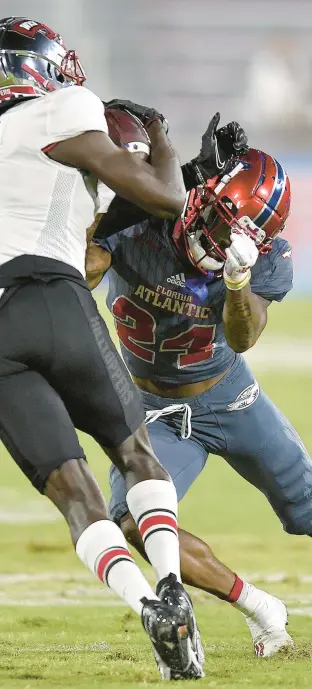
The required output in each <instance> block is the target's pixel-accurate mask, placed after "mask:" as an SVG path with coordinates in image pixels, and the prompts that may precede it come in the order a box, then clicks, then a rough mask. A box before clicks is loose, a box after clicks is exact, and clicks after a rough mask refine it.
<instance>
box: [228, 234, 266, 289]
mask: <svg viewBox="0 0 312 689" xmlns="http://www.w3.org/2000/svg"><path fill="white" fill-rule="evenodd" d="M231 242H232V243H231V246H230V247H229V248H228V249H225V253H226V262H225V266H224V271H223V278H224V282H225V284H226V286H227V287H228V289H231V290H239V289H242V288H243V287H245V285H247V284H248V282H249V280H250V268H251V267H252V266H254V265H255V263H256V261H257V258H258V255H259V251H258V249H257V247H256V244H255V242H254V240H253V239H251V237H249V236H248V235H247V234H245V232H244V230H242V229H240V228H235V229H233V230H232V232H231Z"/></svg>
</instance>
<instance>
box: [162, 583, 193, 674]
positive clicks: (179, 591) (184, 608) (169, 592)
mask: <svg viewBox="0 0 312 689" xmlns="http://www.w3.org/2000/svg"><path fill="white" fill-rule="evenodd" d="M156 593H157V596H159V598H160V600H162V601H164V602H165V603H167V605H169V606H174V607H176V608H178V609H179V610H181V612H183V613H184V615H186V619H187V628H188V633H189V638H190V641H191V646H192V651H193V653H194V656H195V658H196V662H197V665H198V669H199V670H200V671H201V674H200V675H198V676H199V677H205V674H204V671H203V664H204V660H205V654H204V649H203V646H202V642H201V638H200V633H199V629H198V627H197V623H196V619H195V614H194V609H193V604H192V601H191V599H190V597H189V595H188V593H187V592H186V591H185V589H184V588H183V586H182V584H180V583H179V582H178V580H177V577H176V575H175V574H169V576H168V577H166V578H165V579H162V580H161V581H160V582H159V583H158V586H157V590H156Z"/></svg>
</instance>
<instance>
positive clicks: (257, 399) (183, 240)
mask: <svg viewBox="0 0 312 689" xmlns="http://www.w3.org/2000/svg"><path fill="white" fill-rule="evenodd" d="M208 129H209V127H208ZM207 131H208V130H207ZM215 134H216V132H215ZM206 141H207V139H206ZM216 142H217V137H215V143H216ZM215 148H216V146H215ZM215 148H214V149H213V146H210V148H209V146H207V147H206V153H207V155H208V154H209V155H210V161H211V156H212V155H213V150H215ZM197 162H198V159H197V160H196V159H194V161H191V163H189V164H187V165H186V166H184V168H182V169H183V174H184V180H185V184H186V188H187V189H188V191H189V193H188V194H187V197H186V203H185V207H184V210H183V212H182V214H181V216H180V217H179V218H177V219H176V220H174V221H171V220H170V221H169V220H159V219H157V218H153V217H151V216H145V218H143V215H142V214H141V212H140V211H137V210H135V209H134V208H133V207H131V206H130V205H128V204H126V202H123V201H120V200H119V199H114V201H113V202H112V204H111V206H110V208H109V209H108V212H107V214H106V215H105V216H103V218H102V221H101V223H100V225H99V227H98V230H97V232H96V241H97V242H98V244H99V246H94V255H93V257H92V261H91V264H92V265H91V267H92V270H93V274H92V275H91V278H92V282H93V286H94V285H95V284H97V283H98V282H99V280H100V279H101V275H102V274H103V272H104V271H109V272H108V277H109V290H108V296H107V304H108V307H109V308H110V310H111V312H112V314H113V316H114V318H115V323H116V328H117V333H118V336H119V339H120V344H121V349H122V354H123V357H124V359H125V361H126V363H127V366H128V368H129V370H130V372H131V374H132V376H133V379H134V380H135V382H136V384H137V385H138V387H139V389H140V390H141V394H142V398H143V402H144V407H145V411H146V419H147V423H148V424H149V425H148V429H149V436H150V439H151V442H152V445H153V447H154V449H155V452H156V453H157V455H158V457H159V458H160V461H161V462H162V464H163V465H164V466H165V467H166V468H167V470H168V472H169V473H170V474H171V477H172V479H173V481H174V483H175V485H176V488H177V493H178V497H179V499H181V498H182V497H183V496H184V495H185V493H186V492H187V490H188V488H189V487H190V486H191V484H192V483H193V482H194V480H195V479H196V478H197V476H198V475H199V474H200V472H201V471H202V469H203V467H204V466H205V464H206V460H207V455H209V453H210V452H213V453H214V454H219V455H220V456H222V457H223V458H224V459H225V460H226V461H227V462H228V463H229V464H230V465H231V466H232V467H233V468H234V469H235V470H236V471H237V472H238V473H239V474H240V475H241V476H243V477H244V478H245V479H246V480H247V481H249V482H250V483H252V484H253V485H254V486H256V487H257V488H258V489H259V490H261V491H262V492H263V493H264V494H265V496H266V497H267V499H268V500H269V502H270V504H271V505H272V507H273V509H274V511H275V512H276V514H277V515H278V517H279V519H280V521H281V523H282V524H283V527H284V529H285V530H286V531H288V532H289V533H294V534H309V535H310V534H312V507H311V505H312V463H311V461H310V458H309V455H308V453H307V450H306V449H305V447H304V446H303V443H302V442H301V440H300V439H299V438H298V436H297V434H296V432H295V430H294V429H293V427H292V426H291V424H290V423H289V421H288V420H287V419H285V417H284V416H283V415H282V414H281V413H280V411H279V410H278V409H277V408H276V406H275V405H274V404H273V403H272V401H271V400H270V399H269V398H268V397H267V396H266V395H265V394H264V392H263V391H262V389H261V388H260V386H259V384H258V382H257V381H256V380H255V378H254V376H253V374H252V372H251V371H250V369H249V368H248V366H247V364H246V361H245V359H244V358H243V357H242V356H241V352H244V351H246V350H248V349H249V348H250V347H252V346H253V345H254V344H255V343H256V341H257V340H258V338H259V336H260V334H261V332H262V331H263V329H264V327H265V325H266V321H267V310H268V308H269V305H270V304H271V303H272V302H274V301H277V302H279V301H281V300H282V299H283V298H284V297H285V295H286V294H287V292H288V291H289V290H290V289H291V287H292V261H291V248H290V246H289V244H288V242H287V240H286V239H284V238H282V237H281V236H280V233H281V232H282V231H283V230H284V228H285V224H286V221H287V218H288V215H289V212H290V182H289V178H288V176H287V174H286V172H285V170H284V169H283V167H282V166H281V165H280V163H279V162H278V161H276V160H275V159H274V158H272V156H270V155H268V154H266V153H264V152H262V151H257V150H254V149H250V150H248V151H247V152H246V150H245V151H243V152H241V154H240V153H239V152H237V155H235V154H234V152H233V155H232V157H231V159H230V160H229V161H228V164H227V166H226V169H225V170H224V169H223V170H222V172H221V173H219V174H217V172H216V163H217V156H216V157H215V165H214V166H212V167H211V171H212V174H210V175H209V174H207V169H206V177H205V179H203V176H204V175H205V171H204V172H203V170H205V168H204V167H203V164H205V159H204V157H203V155H202V151H201V154H200V164H201V166H202V169H198V165H197ZM207 167H208V166H207ZM194 182H195V184H194ZM130 225H131V226H130ZM122 226H123V227H124V228H126V229H124V230H122V231H119V233H118V234H116V235H114V236H110V235H112V234H113V233H114V232H115V231H116V230H117V229H118V230H121V229H122ZM127 226H128V227H127ZM96 262H97V267H98V270H99V272H98V276H97V278H96V271H95V266H96ZM87 268H88V264H87ZM181 438H182V442H181ZM110 478H111V490H112V496H111V505H110V510H111V514H112V516H113V517H114V519H115V520H116V521H117V523H119V524H120V525H121V528H122V529H123V531H124V533H125V535H126V537H127V538H128V539H129V541H130V542H132V543H133V544H135V545H136V547H137V549H138V550H139V551H140V552H143V550H142V543H141V540H140V534H139V532H138V531H137V529H136V526H135V524H134V523H133V521H132V519H131V517H130V515H129V512H128V509H127V504H126V501H125V488H124V481H123V478H122V476H121V475H120V474H118V471H117V470H115V469H112V471H111V476H110ZM179 536H180V544H181V567H182V576H183V577H184V581H187V582H188V583H189V584H192V585H193V586H197V587H198V588H201V589H204V590H205V591H209V592H212V593H215V594H216V595H218V596H219V597H221V598H223V599H225V600H228V601H229V602H230V603H232V604H233V605H234V606H235V607H237V608H238V609H239V610H240V611H241V612H243V613H244V615H245V616H246V621H247V623H248V626H249V629H250V632H251V635H252V638H253V644H254V651H255V654H256V655H258V656H261V657H268V656H272V655H274V654H275V653H277V652H278V651H279V650H281V649H285V648H291V647H293V641H292V639H291V637H290V636H289V634H288V633H287V632H286V622H287V612H286V608H285V606H284V604H283V603H282V602H281V601H280V600H278V599H277V598H275V597H273V596H270V595H269V594H267V593H266V592H264V591H260V590H259V589H257V588H255V587H254V586H252V585H251V584H249V583H248V582H246V581H243V580H242V579H241V578H240V577H238V576H236V575H235V574H234V573H233V572H231V571H230V570H229V569H228V568H227V567H225V566H224V565H221V564H220V563H219V562H218V561H217V560H216V559H215V558H214V556H213V554H212V552H211V550H210V549H209V547H208V546H207V545H206V544H204V543H203V542H202V541H200V540H199V539H196V537H195V536H192V535H190V534H189V533H187V532H185V531H182V530H180V534H179Z"/></svg>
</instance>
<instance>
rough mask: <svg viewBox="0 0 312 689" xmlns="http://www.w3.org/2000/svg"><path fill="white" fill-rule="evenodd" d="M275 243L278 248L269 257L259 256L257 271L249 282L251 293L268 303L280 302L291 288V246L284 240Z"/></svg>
mask: <svg viewBox="0 0 312 689" xmlns="http://www.w3.org/2000/svg"><path fill="white" fill-rule="evenodd" d="M275 241H276V242H278V247H277V248H273V249H272V251H271V255H270V254H268V255H264V256H260V261H259V269H258V271H257V273H256V275H255V276H252V281H251V289H252V292H254V293H255V294H259V296H260V297H263V298H264V299H267V300H268V301H282V299H284V297H285V296H286V294H287V292H289V291H290V290H291V289H292V286H293V263H292V258H291V246H290V245H289V244H288V242H287V241H285V240H281V239H278V240H275ZM256 265H257V264H256Z"/></svg>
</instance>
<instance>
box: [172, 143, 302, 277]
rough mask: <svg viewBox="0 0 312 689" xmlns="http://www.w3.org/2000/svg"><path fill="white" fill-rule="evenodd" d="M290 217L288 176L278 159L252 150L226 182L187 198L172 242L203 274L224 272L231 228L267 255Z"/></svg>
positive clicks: (212, 184) (236, 164) (235, 165)
mask: <svg viewBox="0 0 312 689" xmlns="http://www.w3.org/2000/svg"><path fill="white" fill-rule="evenodd" d="M289 213H290V182H289V178H288V175H287V174H286V172H285V170H284V169H283V167H282V166H281V165H280V163H279V162H278V161H277V160H275V158H272V157H271V156H270V155H268V154H267V153H263V151H257V150H255V149H252V148H251V149H249V151H248V153H247V154H246V155H245V156H242V158H240V159H237V160H236V161H235V162H233V168H232V170H231V171H229V172H227V174H225V175H224V176H223V177H222V178H220V177H214V178H213V179H211V180H208V181H207V184H206V185H205V186H201V187H196V188H195V189H192V190H191V191H190V192H189V193H188V195H187V198H186V203H185V207H184V210H183V213H182V217H181V218H180V219H179V220H178V221H177V222H176V225H175V227H174V231H173V240H174V242H175V244H176V246H177V247H178V249H179V250H180V251H181V250H182V251H183V250H184V251H186V253H187V256H188V259H189V260H190V261H191V263H192V264H193V265H194V266H195V267H196V268H198V269H199V270H200V271H201V272H202V273H207V272H208V271H209V270H213V271H219V270H221V268H222V267H223V264H224V262H225V260H226V253H225V249H227V248H228V247H229V246H230V244H231V239H230V235H231V230H232V228H235V227H240V228H241V229H243V230H244V232H245V233H246V234H248V235H249V236H250V237H251V238H252V239H254V241H255V243H256V245H257V247H258V249H259V252H260V253H265V252H268V251H269V250H270V244H271V242H272V240H273V239H274V237H276V236H277V235H278V234H279V233H280V232H282V231H283V229H284V227H285V223H286V220H287V218H288V216H289Z"/></svg>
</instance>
